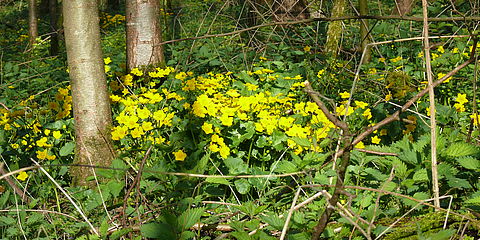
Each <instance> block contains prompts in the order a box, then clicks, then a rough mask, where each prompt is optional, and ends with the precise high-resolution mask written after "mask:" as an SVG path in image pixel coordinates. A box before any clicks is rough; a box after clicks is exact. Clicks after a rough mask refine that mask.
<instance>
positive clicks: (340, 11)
mask: <svg viewBox="0 0 480 240" xmlns="http://www.w3.org/2000/svg"><path fill="white" fill-rule="evenodd" d="M346 7H347V1H345V0H335V1H334V2H333V9H332V14H331V17H341V16H344V15H345V8H346ZM342 24H343V23H342V22H341V21H335V22H330V23H329V24H328V30H327V42H326V43H325V52H326V53H328V54H330V55H331V56H332V57H336V56H337V54H338V51H339V48H340V46H339V43H340V38H341V37H342Z"/></svg>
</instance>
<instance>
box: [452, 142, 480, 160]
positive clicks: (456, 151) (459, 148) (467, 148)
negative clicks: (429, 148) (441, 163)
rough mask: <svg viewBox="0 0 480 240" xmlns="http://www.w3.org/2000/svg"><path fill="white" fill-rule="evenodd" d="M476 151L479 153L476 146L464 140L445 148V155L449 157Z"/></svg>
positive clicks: (467, 154)
mask: <svg viewBox="0 0 480 240" xmlns="http://www.w3.org/2000/svg"><path fill="white" fill-rule="evenodd" d="M476 153H478V148H477V147H476V146H474V145H471V144H468V143H464V142H457V143H454V144H452V145H450V146H449V147H448V148H447V149H446V150H445V155H446V156H449V157H462V156H469V155H474V154H476Z"/></svg>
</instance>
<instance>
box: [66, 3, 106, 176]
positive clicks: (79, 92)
mask: <svg viewBox="0 0 480 240" xmlns="http://www.w3.org/2000/svg"><path fill="white" fill-rule="evenodd" d="M63 14H64V16H68V17H66V18H64V28H65V43H66V47H67V59H68V67H69V70H70V81H71V86H72V101H73V115H74V119H75V136H76V156H75V158H76V159H75V162H76V163H78V164H88V165H101V166H108V165H109V164H110V163H111V160H112V159H113V157H114V153H113V148H112V142H111V136H110V135H111V134H110V128H111V125H112V117H111V109H110V101H109V98H108V93H107V83H106V78H105V70H104V65H103V58H102V50H101V45H100V27H99V19H98V8H97V0H68V1H64V2H63ZM91 174H92V169H89V168H76V169H74V170H73V171H72V175H73V176H74V179H75V183H76V184H80V185H85V184H87V182H86V179H87V177H88V176H90V175H91Z"/></svg>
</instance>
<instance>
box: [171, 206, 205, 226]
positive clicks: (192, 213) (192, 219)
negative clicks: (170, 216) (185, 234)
mask: <svg viewBox="0 0 480 240" xmlns="http://www.w3.org/2000/svg"><path fill="white" fill-rule="evenodd" d="M204 212H205V208H190V209H187V210H186V211H185V212H183V213H182V214H181V215H180V216H179V217H178V220H177V221H178V228H179V230H180V231H183V230H186V229H190V228H191V227H192V226H193V225H194V224H195V223H197V222H200V218H201V217H202V214H203V213H204Z"/></svg>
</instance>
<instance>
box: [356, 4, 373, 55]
mask: <svg viewBox="0 0 480 240" xmlns="http://www.w3.org/2000/svg"><path fill="white" fill-rule="evenodd" d="M358 5H359V12H360V15H363V16H365V15H368V2H367V0H359V1H358ZM360 37H361V39H360V47H361V51H362V53H363V51H365V53H364V55H363V62H362V63H368V62H369V61H370V57H371V54H370V52H371V51H370V48H367V45H368V44H369V43H370V39H369V34H368V20H367V19H360Z"/></svg>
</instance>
